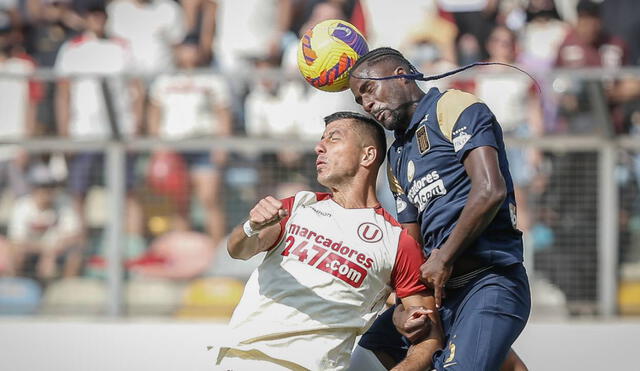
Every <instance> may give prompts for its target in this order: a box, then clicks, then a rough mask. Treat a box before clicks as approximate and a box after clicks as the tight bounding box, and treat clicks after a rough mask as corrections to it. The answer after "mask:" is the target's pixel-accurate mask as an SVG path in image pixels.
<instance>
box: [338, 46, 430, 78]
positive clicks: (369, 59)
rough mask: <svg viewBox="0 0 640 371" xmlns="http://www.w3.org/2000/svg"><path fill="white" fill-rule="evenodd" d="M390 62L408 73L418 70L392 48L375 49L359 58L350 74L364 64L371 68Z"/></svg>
mask: <svg viewBox="0 0 640 371" xmlns="http://www.w3.org/2000/svg"><path fill="white" fill-rule="evenodd" d="M388 60H392V61H395V62H397V63H398V64H400V65H402V66H403V67H405V68H406V69H407V70H408V72H409V73H416V72H418V70H417V69H416V68H415V67H414V66H413V65H412V64H411V62H409V60H408V59H407V58H405V57H404V55H402V53H400V52H399V51H397V50H395V49H393V48H387V47H383V48H376V49H373V50H371V51H369V52H368V53H367V54H365V55H363V56H362V57H360V58H359V59H358V60H357V61H356V63H355V64H354V65H353V67H352V68H351V71H350V74H351V73H353V71H355V70H356V69H357V68H358V67H360V66H362V65H363V64H365V63H366V65H367V66H373V65H375V64H378V63H380V62H383V61H388Z"/></svg>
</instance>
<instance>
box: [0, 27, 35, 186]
mask: <svg viewBox="0 0 640 371" xmlns="http://www.w3.org/2000/svg"><path fill="white" fill-rule="evenodd" d="M12 35H15V33H14V32H13V27H12V24H5V25H0V74H17V75H24V76H25V77H23V78H16V77H11V76H0V112H2V119H1V120H0V139H4V140H9V141H20V140H25V139H28V138H30V137H33V136H34V135H35V134H36V131H37V127H36V119H35V112H36V100H37V94H38V92H37V85H36V84H34V83H31V82H30V81H29V80H28V77H26V76H28V75H29V74H31V73H33V72H34V71H35V64H34V63H33V62H32V60H31V59H30V58H28V56H26V55H25V54H24V53H22V51H21V48H20V46H19V45H18V44H17V42H16V40H15V39H14V38H12ZM28 164H29V156H28V154H27V152H26V151H24V150H23V149H21V148H19V147H18V146H6V145H3V146H0V192H1V191H2V190H4V189H5V187H6V188H8V189H9V190H10V192H11V194H12V196H13V197H18V196H22V195H24V194H25V193H26V192H27V191H28V189H29V187H28V182H27V180H26V177H25V175H26V171H27V167H28Z"/></svg>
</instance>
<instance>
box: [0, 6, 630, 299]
mask: <svg viewBox="0 0 640 371" xmlns="http://www.w3.org/2000/svg"><path fill="white" fill-rule="evenodd" d="M636 3H637V2H636V1H634V0H605V1H590V0H555V1H554V0H464V1H463V0H404V1H401V2H391V1H389V0H111V1H109V0H102V1H100V0H0V141H4V142H5V143H7V142H13V143H17V144H16V145H0V275H4V276H21V277H32V278H35V279H37V280H38V282H39V283H40V284H42V285H44V286H45V287H46V285H48V284H49V283H50V282H51V281H52V280H56V279H58V278H60V277H67V278H68V277H78V276H83V277H104V275H105V267H106V264H105V261H106V260H105V256H106V252H105V248H106V247H105V235H104V231H103V229H104V223H105V221H106V215H105V214H106V212H105V209H106V208H107V207H108V202H109V201H108V199H107V196H106V194H105V187H104V184H105V183H104V182H105V179H104V178H105V176H104V174H103V172H104V166H105V155H104V153H103V152H101V151H85V150H74V151H68V152H64V153H29V152H28V151H27V150H25V149H24V148H21V147H20V145H19V142H20V141H21V140H26V139H29V138H42V137H63V138H69V139H71V140H73V141H78V142H80V141H86V140H106V139H110V138H125V139H127V138H136V137H152V138H159V139H163V140H183V139H189V138H203V137H218V138H219V137H226V136H249V137H261V138H290V139H292V140H315V139H318V138H319V136H320V134H321V133H322V131H323V121H322V118H323V117H324V116H326V115H328V114H330V113H333V112H335V111H338V110H351V111H360V110H361V109H360V107H359V106H358V105H357V104H356V103H355V102H354V101H353V97H352V96H351V95H350V93H349V92H341V93H333V94H328V93H323V92H320V91H318V90H314V89H312V88H310V87H309V86H308V85H307V84H306V83H305V82H304V81H302V79H301V78H300V77H299V74H298V72H297V61H296V58H297V57H296V51H297V41H298V40H299V37H300V36H301V34H302V33H304V32H305V31H306V30H307V29H308V28H309V27H311V26H313V25H314V24H316V23H318V22H320V21H322V20H325V19H344V20H348V21H349V22H351V23H353V24H354V25H355V26H356V27H358V29H360V30H361V31H362V32H363V34H364V35H365V37H366V38H367V40H368V42H369V46H370V48H375V47H379V46H392V47H395V48H397V49H399V50H400V51H402V52H403V53H404V54H405V55H406V56H407V57H408V58H409V59H410V61H411V62H412V63H413V64H414V65H415V66H416V67H417V68H418V69H419V70H420V71H422V72H423V73H425V74H438V73H442V72H445V71H448V70H451V69H453V68H455V67H457V66H462V65H466V64H469V63H473V62H476V61H490V62H501V63H508V64H512V65H516V66H519V67H521V68H523V69H525V70H526V71H528V72H529V73H531V75H532V76H534V77H535V79H536V80H537V84H536V83H535V82H534V80H533V79H532V78H530V77H529V76H527V75H525V74H522V73H518V72H514V70H512V69H509V68H506V67H504V68H503V67H502V66H486V67H479V68H477V69H476V70H475V71H474V72H473V73H471V74H466V73H465V74H463V75H461V77H460V76H458V77H454V78H447V79H443V80H438V81H436V82H435V84H433V83H429V84H428V85H426V84H425V88H430V87H431V86H434V85H435V86H437V87H439V88H441V89H445V88H457V89H462V90H466V91H469V92H472V93H474V94H476V95H477V96H478V97H480V98H481V99H482V100H483V101H484V102H486V103H487V104H488V105H489V107H490V108H491V109H492V110H493V112H494V113H495V115H496V117H497V119H498V121H499V122H500V123H501V125H502V127H503V130H504V133H505V136H506V137H507V138H518V139H529V138H542V137H544V136H550V135H559V134H564V135H576V136H579V135H597V136H602V137H612V136H615V135H639V134H640V78H639V77H638V76H637V75H635V76H634V75H633V74H630V75H628V76H627V75H624V74H620V73H618V69H619V68H620V67H625V66H629V67H633V66H636V67H637V66H639V65H640V36H639V35H640V17H638V16H637V13H636V8H635V6H636ZM591 67H601V68H603V70H601V71H604V72H600V73H597V74H595V75H594V74H592V75H588V76H587V75H585V76H587V77H585V76H575V75H571V74H569V75H566V76H563V75H561V74H553V73H552V72H554V71H556V72H557V71H562V70H558V69H571V70H576V69H581V68H591ZM36 71H38V72H39V73H38V74H37V75H33V74H34V73H35V72H36ZM620 156H621V161H620V162H621V164H622V166H621V169H620V171H619V173H620V176H619V179H618V183H619V185H620V189H621V192H620V193H621V195H622V198H623V201H622V202H621V211H620V212H621V215H620V216H621V222H620V225H621V248H622V250H623V255H624V254H627V255H628V256H629V257H631V256H633V259H637V260H638V261H640V251H635V250H638V249H635V250H634V249H633V248H631V246H633V245H637V242H638V241H640V237H639V236H640V198H639V197H637V194H638V192H637V190H638V185H639V184H640V155H638V154H637V153H632V152H629V153H626V152H625V153H621V154H620ZM313 157H314V156H313V153H300V152H296V151H291V150H287V149H282V150H279V151H272V152H261V153H260V154H257V155H255V156H249V155H240V154H238V153H233V152H231V151H229V152H225V151H223V150H221V149H218V148H211V149H208V150H192V151H177V150H174V149H172V148H170V147H167V148H157V149H156V150H154V151H152V153H142V152H130V153H128V154H127V157H126V165H125V171H126V175H125V178H126V181H125V183H126V206H125V210H126V212H125V216H123V219H124V220H123V222H124V226H125V233H126V238H125V245H126V246H124V259H125V267H126V271H127V274H129V275H131V276H132V277H146V278H160V279H172V280H179V281H180V280H182V281H185V280H191V279H194V278H197V277H203V276H208V275H213V274H220V275H227V276H234V277H237V278H240V279H244V278H246V277H247V275H248V273H249V272H250V271H251V267H253V266H252V265H251V264H249V265H245V266H238V265H235V264H234V263H233V262H230V261H229V260H228V257H226V254H225V249H224V248H219V247H218V246H221V245H222V243H223V242H224V238H225V235H226V234H227V233H228V232H229V228H230V227H232V226H233V225H234V224H236V223H239V222H240V221H241V220H242V218H244V217H245V215H246V213H247V212H248V210H249V207H250V206H251V205H252V203H253V201H254V200H256V199H257V198H258V197H259V196H263V195H266V194H273V195H275V196H276V197H285V196H288V195H290V194H292V193H293V192H295V191H297V190H300V189H316V190H319V189H318V185H317V184H316V182H315V177H314V168H313V164H314V162H313ZM508 157H509V162H510V166H511V168H512V175H513V178H514V182H515V185H516V196H517V198H518V205H519V210H518V214H519V221H518V223H519V228H520V229H521V230H523V231H524V232H525V233H526V235H527V236H528V237H527V242H528V247H530V248H533V249H535V252H536V254H535V260H536V267H537V270H539V271H540V272H541V273H542V274H543V275H544V276H546V277H547V278H549V280H550V281H551V282H553V283H554V284H555V285H557V286H558V287H559V288H560V289H561V290H562V291H563V292H564V294H565V295H566V296H567V299H568V300H569V301H577V302H581V301H593V299H594V298H595V295H596V287H597V285H596V274H597V272H596V261H597V260H596V259H597V258H596V257H597V250H596V241H597V236H596V233H597V219H596V215H597V213H596V212H597V197H596V195H597V164H598V161H597V154H596V153H595V152H593V153H570V152H569V153H566V154H563V155H557V154H552V153H545V152H544V151H540V150H533V149H524V148H521V147H513V148H511V149H510V150H509V153H508ZM576 195H577V196H576ZM580 196H582V198H580ZM387 197H388V195H387ZM576 197H577V198H576ZM383 198H384V196H383ZM391 205H392V204H391ZM577 231H578V232H577ZM634 251H635V252H634ZM634 254H635V255H634ZM624 256H626V255H624ZM629 259H632V258H629ZM567 267H573V268H567ZM576 282H580V285H579V287H580V288H581V289H578V290H576V289H575V283H576ZM585 282H587V283H586V284H584V283H585Z"/></svg>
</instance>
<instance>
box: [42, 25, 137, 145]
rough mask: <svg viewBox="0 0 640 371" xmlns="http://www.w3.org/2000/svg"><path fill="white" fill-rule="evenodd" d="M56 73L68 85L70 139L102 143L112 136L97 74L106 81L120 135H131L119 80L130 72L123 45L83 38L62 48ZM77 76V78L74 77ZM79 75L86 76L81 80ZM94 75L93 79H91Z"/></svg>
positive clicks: (127, 95)
mask: <svg viewBox="0 0 640 371" xmlns="http://www.w3.org/2000/svg"><path fill="white" fill-rule="evenodd" d="M55 70H56V72H58V74H60V75H61V76H69V77H70V79H71V80H70V82H71V92H70V94H71V97H70V123H69V125H70V128H69V135H70V137H71V138H74V139H104V138H108V137H110V135H111V126H110V123H109V116H108V111H107V108H106V104H105V97H104V94H103V88H102V85H101V82H100V79H99V78H96V77H95V75H96V74H99V75H101V74H106V75H115V76H109V77H108V79H107V80H108V83H107V86H108V91H109V92H110V95H111V101H112V104H113V109H114V113H115V114H116V118H117V120H116V122H117V123H118V124H119V125H120V126H119V129H120V133H121V134H122V135H125V136H128V135H131V134H132V133H133V130H134V120H133V110H132V106H131V94H130V92H129V89H128V84H127V79H126V78H125V77H124V76H118V75H120V74H124V73H131V72H132V59H131V53H130V49H129V47H128V44H127V43H126V41H123V40H119V39H99V38H97V37H95V36H93V35H90V34H83V35H81V36H78V37H76V38H74V39H72V40H70V41H67V42H66V43H64V44H63V45H62V47H61V48H60V51H59V52H58V56H57V59H56V64H55ZM76 74H79V76H78V77H73V75H76ZM82 75H85V76H84V77H83V76H82ZM91 75H94V76H91Z"/></svg>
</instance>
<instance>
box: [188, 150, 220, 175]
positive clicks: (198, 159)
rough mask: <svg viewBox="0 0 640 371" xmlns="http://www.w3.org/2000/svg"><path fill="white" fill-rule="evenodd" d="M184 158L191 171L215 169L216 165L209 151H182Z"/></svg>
mask: <svg viewBox="0 0 640 371" xmlns="http://www.w3.org/2000/svg"><path fill="white" fill-rule="evenodd" d="M180 154H181V155H182V158H183V159H184V161H185V162H186V163H187V166H189V170H191V171H205V170H206V171H214V170H216V167H215V165H214V164H213V162H211V153H210V152H207V151H192V152H180Z"/></svg>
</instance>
